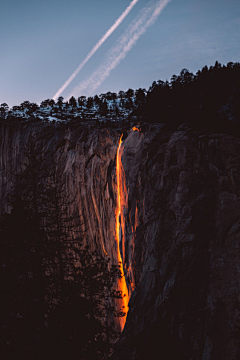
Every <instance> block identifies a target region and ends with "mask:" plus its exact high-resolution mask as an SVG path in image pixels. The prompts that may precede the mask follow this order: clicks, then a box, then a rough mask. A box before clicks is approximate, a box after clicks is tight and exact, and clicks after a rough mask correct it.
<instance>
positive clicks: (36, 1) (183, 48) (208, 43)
mask: <svg viewBox="0 0 240 360" xmlns="http://www.w3.org/2000/svg"><path fill="white" fill-rule="evenodd" d="M159 1H160V0H151V1H150V3H149V0H138V1H137V2H136V4H135V5H134V6H133V8H132V9H131V11H130V12H129V14H128V15H127V16H126V17H125V18H124V19H123V21H122V22H121V24H120V25H119V26H118V27H117V28H116V29H115V31H114V32H113V33H112V34H111V35H110V36H109V37H108V38H107V39H106V41H105V42H104V43H103V44H102V45H101V46H100V47H99V49H98V50H97V51H96V52H95V53H94V54H93V56H92V57H91V58H90V59H89V60H88V61H87V63H86V64H85V65H84V67H83V68H82V69H81V71H80V72H79V73H78V74H77V75H76V77H75V78H74V79H73V80H72V81H71V82H70V84H69V85H68V86H67V87H66V89H64V91H63V92H62V93H61V95H62V96H63V97H64V98H65V99H67V98H68V97H69V96H71V95H74V96H76V97H77V96H81V95H87V96H92V95H94V94H101V93H105V92H107V91H112V92H119V91H120V90H124V91H126V90H127V89H129V88H132V89H137V88H140V87H141V88H145V89H148V88H149V87H150V86H151V84H152V82H153V81H157V80H166V79H168V80H170V78H171V76H172V75H174V74H179V73H180V71H181V70H182V69H183V68H186V69H188V70H189V71H191V72H193V73H196V71H198V70H199V69H201V68H203V67H204V66H205V65H208V66H210V65H214V63H215V61H216V60H217V61H219V62H220V63H221V64H227V63H228V62H230V61H232V62H240V1H239V0H171V1H170V0H165V1H166V2H167V3H166V4H165V5H166V6H164V8H163V9H162V10H161V12H160V14H159V16H158V17H156V19H154V20H155V21H153V22H152V23H151V24H150V25H151V26H150V25H149V26H148V27H147V28H146V29H144V31H143V32H142V33H141V34H140V35H139V34H138V35H139V37H137V36H136V38H135V40H136V41H135V42H134V43H133V44H132V45H131V46H129V50H128V51H126V54H124V57H123V56H122V54H123V52H124V51H125V47H122V48H121V47H120V48H119V44H120V43H121V41H123V39H124V37H125V38H126V36H127V35H126V34H128V36H129V39H128V40H129V41H131V40H132V39H131V36H130V35H131V31H130V30H131V29H132V28H133V27H134V24H136V22H137V21H138V20H139V19H140V17H141V14H142V12H143V11H144V9H146V6H148V7H149V6H152V7H153V8H154V6H156V4H157V3H159ZM162 1H163V0H162ZM168 1H169V2H168ZM130 3H131V0H41V1H40V0H21V1H19V0H3V2H1V12H0V17H1V20H0V104H1V103H3V102H6V103H7V104H8V105H9V106H10V107H12V106H13V105H19V104H20V103H21V102H23V101H26V100H28V101H30V102H36V103H38V104H40V103H41V101H42V100H44V99H50V98H53V97H54V95H55V94H56V93H57V91H58V90H59V89H60V88H61V87H62V86H63V84H64V83H65V82H66V81H67V80H68V79H69V77H70V76H71V75H72V74H73V72H74V71H75V70H76V69H77V68H78V67H79V65H80V64H81V63H82V61H83V60H84V59H85V58H86V56H87V55H88V54H89V52H90V51H91V50H92V49H93V47H94V46H95V45H96V44H97V43H98V41H99V40H100V39H101V38H102V37H103V36H104V34H105V33H106V32H107V31H108V29H109V28H111V27H112V25H113V24H114V23H115V21H116V20H117V19H118V18H119V17H120V15H121V14H122V13H123V12H124V11H125V10H126V8H127V7H128V6H129V4H130ZM149 16H150V17H151V15H149ZM147 20H148V18H146V19H145V18H144V17H143V21H145V22H146V21H147ZM142 26H144V23H143V25H142ZM140 30H141V29H140ZM129 34H130V35H129ZM135 35H136V34H135ZM125 45H126V44H125ZM117 51H118V56H119V59H120V60H119V61H116V66H115V67H113V68H112V70H111V71H108V70H109V69H110V68H111V65H112V63H111V61H112V59H113V56H115V55H114V54H116V53H117ZM113 60H114V59H113ZM109 61H110V62H109ZM103 69H105V70H104V71H105V73H106V76H105V77H104V76H102V73H101V71H102V72H103ZM99 79H100V80H99Z"/></svg>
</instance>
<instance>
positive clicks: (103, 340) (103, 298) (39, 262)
mask: <svg viewBox="0 0 240 360" xmlns="http://www.w3.org/2000/svg"><path fill="white" fill-rule="evenodd" d="M23 158H24V162H22V163H21V164H20V166H21V168H22V171H21V172H19V173H18V174H10V175H11V177H12V178H13V179H14V183H15V186H14V190H13V192H12V195H11V197H10V198H9V207H10V208H11V211H10V213H9V212H8V213H6V214H3V215H2V216H1V217H0V239H1V241H0V247H1V249H0V254H1V255H0V256H1V269H2V272H1V294H2V295H1V299H2V306H1V308H2V310H3V312H2V315H1V322H2V326H3V328H2V330H3V332H2V337H1V345H2V346H1V359H3V360H4V359H6V360H9V359H26V360H32V359H49V360H53V359H62V360H66V359H69V360H74V359H76V360H77V359H78V360H79V359H82V360H84V359H86V360H87V359H88V360H90V359H91V360H94V359H96V360H97V359H105V358H106V356H107V355H108V354H109V353H110V352H111V349H112V346H113V343H114V341H115V340H116V338H117V337H118V336H119V331H118V329H117V328H115V326H114V321H113V317H121V316H125V315H126V314H125V313H124V311H123V309H121V308H117V307H116V306H113V302H111V298H112V299H114V298H117V299H120V298H121V297H122V294H121V292H116V291H115V290H114V286H115V283H116V281H117V279H118V278H119V277H121V276H122V275H121V271H120V268H119V266H118V265H115V266H110V265H109V261H108V260H107V259H106V258H103V257H102V256H101V255H100V254H99V253H98V252H92V251H90V249H89V247H87V246H83V235H84V233H83V232H82V230H81V229H82V224H81V222H82V220H81V219H80V217H79V214H77V213H76V211H75V210H74V200H75V199H71V200H70V199H69V195H68V191H67V188H66V179H63V177H62V175H61V174H59V172H58V171H57V170H56V169H57V166H56V164H54V163H53V164H52V165H51V163H50V162H49V164H48V166H46V163H47V160H46V158H44V154H43V152H42V150H41V149H38V148H37V146H36V140H35V139H33V138H32V139H30V140H29V142H28V143H27V144H26V149H25V153H24V156H23ZM46 168H47V170H46ZM86 231H87V230H86ZM111 319H112V320H111ZM110 320H111V321H110Z"/></svg>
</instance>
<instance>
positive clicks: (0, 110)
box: [0, 103, 9, 118]
mask: <svg viewBox="0 0 240 360" xmlns="http://www.w3.org/2000/svg"><path fill="white" fill-rule="evenodd" d="M8 110H9V106H8V104H6V103H2V104H1V105H0V114H1V118H5V115H6V114H7V112H8Z"/></svg>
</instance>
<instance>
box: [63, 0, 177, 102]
mask: <svg viewBox="0 0 240 360" xmlns="http://www.w3.org/2000/svg"><path fill="white" fill-rule="evenodd" d="M170 1H171V0H160V1H158V2H157V4H153V2H151V3H149V5H148V6H146V7H144V8H143V9H142V11H141V12H140V16H139V17H138V18H137V19H136V20H134V21H133V22H132V23H131V24H130V26H129V27H128V29H127V30H126V31H125V33H124V34H123V35H122V36H121V37H120V39H119V40H118V42H117V44H116V45H115V46H114V47H113V48H112V50H110V52H109V53H108V55H107V59H106V60H105V62H104V63H103V64H102V65H101V66H100V67H99V68H98V69H97V70H96V71H95V72H94V73H93V74H92V76H91V77H90V78H89V79H87V80H85V81H83V82H82V83H81V84H80V85H79V86H77V87H75V88H74V89H73V91H72V92H71V94H70V96H72V95H74V96H78V95H79V94H80V93H81V92H83V91H84V90H86V89H87V90H88V91H89V93H90V92H91V93H92V92H93V91H95V90H96V89H97V88H98V87H99V86H100V85H101V84H102V82H103V81H104V80H105V79H106V78H107V77H108V76H109V75H110V73H111V71H112V70H113V69H115V68H116V66H117V65H118V64H119V63H120V62H121V61H122V60H123V59H124V58H125V57H126V55H127V53H128V52H129V51H130V50H131V49H132V48H133V46H134V45H135V44H136V42H137V41H138V39H139V38H140V36H141V35H143V34H144V33H145V32H146V31H147V29H148V28H149V27H150V26H151V25H153V24H154V22H155V21H156V20H157V18H158V16H159V15H160V14H161V12H162V11H163V9H164V8H165V7H166V5H167V4H168V3H169V2H170ZM70 96H69V97H70Z"/></svg>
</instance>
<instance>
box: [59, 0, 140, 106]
mask: <svg viewBox="0 0 240 360" xmlns="http://www.w3.org/2000/svg"><path fill="white" fill-rule="evenodd" d="M138 1H139V0H133V1H132V2H131V3H130V5H129V6H128V7H127V8H126V10H125V11H124V12H123V13H122V15H121V16H120V17H119V18H118V19H117V20H116V21H115V23H114V24H113V25H112V26H111V27H110V29H109V30H108V31H107V32H106V33H105V34H104V35H103V37H102V38H101V39H100V40H99V41H98V42H97V44H96V45H95V46H94V47H93V48H92V50H91V51H90V52H89V53H88V55H87V56H86V57H85V59H84V60H83V61H82V62H81V64H80V65H79V66H78V68H77V69H76V70H75V71H74V73H73V74H72V75H71V76H70V77H69V78H68V80H67V81H66V82H65V83H64V84H63V85H62V86H61V87H60V89H59V90H58V91H57V92H56V94H55V95H54V96H53V99H54V100H56V99H57V98H58V97H59V96H60V95H61V93H62V92H63V91H64V90H65V89H66V88H67V86H68V85H69V84H70V83H71V82H72V81H73V79H74V78H75V77H76V76H77V75H78V73H79V72H80V71H81V70H82V68H83V67H84V65H86V63H87V62H88V61H89V60H90V59H91V57H92V56H93V55H94V54H95V52H96V51H97V50H98V49H99V48H100V47H101V46H102V44H103V43H104V42H105V41H106V40H107V39H108V38H109V36H110V35H112V33H113V32H114V31H115V30H116V29H117V28H118V26H119V25H120V24H121V23H122V22H123V20H124V19H125V18H126V16H127V15H128V14H129V13H130V11H131V10H132V8H133V7H134V6H135V5H136V4H137V2H138Z"/></svg>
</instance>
